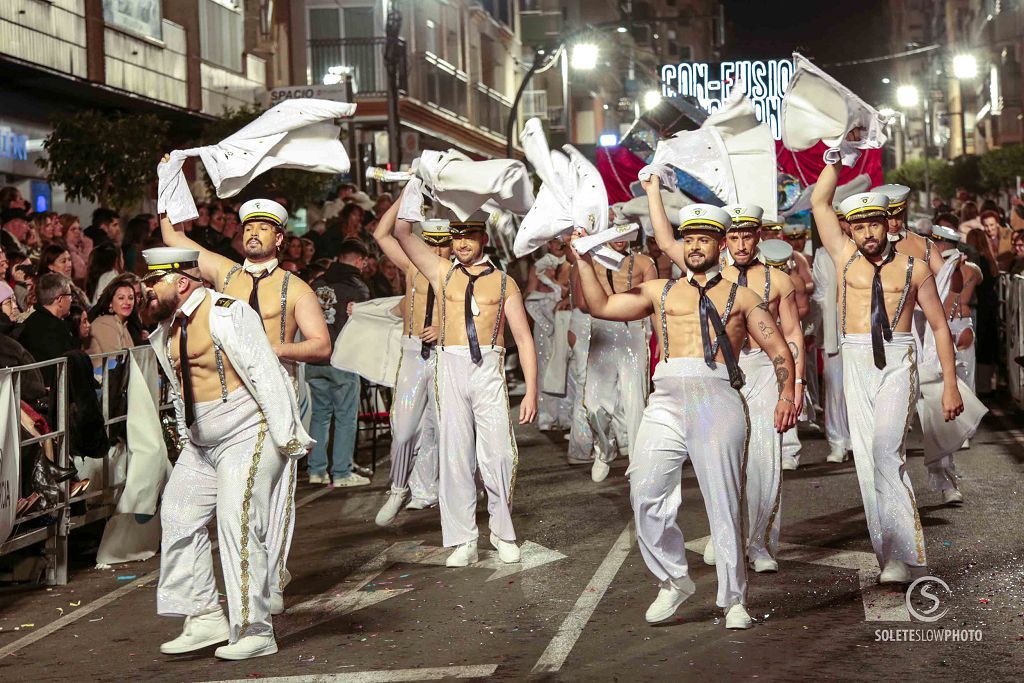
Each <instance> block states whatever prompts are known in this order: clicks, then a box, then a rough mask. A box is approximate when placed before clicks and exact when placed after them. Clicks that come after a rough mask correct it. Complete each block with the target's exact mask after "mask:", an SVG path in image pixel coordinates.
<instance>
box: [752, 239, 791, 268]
mask: <svg viewBox="0 0 1024 683" xmlns="http://www.w3.org/2000/svg"><path fill="white" fill-rule="evenodd" d="M758 253H760V255H761V259H762V260H763V261H764V264H765V265H766V266H772V267H773V268H784V267H785V266H786V265H787V264H788V263H789V259H791V258H793V247H791V246H790V245H789V243H788V242H784V241H783V240H765V241H764V242H761V244H759V245H758Z"/></svg>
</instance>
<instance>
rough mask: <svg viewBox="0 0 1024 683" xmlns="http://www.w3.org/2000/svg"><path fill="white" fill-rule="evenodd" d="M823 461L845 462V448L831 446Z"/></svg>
mask: <svg viewBox="0 0 1024 683" xmlns="http://www.w3.org/2000/svg"><path fill="white" fill-rule="evenodd" d="M825 462H846V449H845V448H843V447H842V446H833V447H832V450H831V451H829V454H828V457H826V458H825Z"/></svg>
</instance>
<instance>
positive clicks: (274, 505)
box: [267, 362, 305, 593]
mask: <svg viewBox="0 0 1024 683" xmlns="http://www.w3.org/2000/svg"><path fill="white" fill-rule="evenodd" d="M282 365H283V366H284V369H285V370H287V371H288V374H289V375H290V376H291V381H292V388H293V389H294V390H295V395H296V396H298V395H299V382H300V381H301V382H302V383H303V384H305V373H304V372H301V369H302V368H304V367H305V366H304V365H301V364H298V363H292V362H283V363H282ZM298 470H299V461H298V459H294V460H289V461H288V462H287V463H286V464H285V470H284V473H283V474H282V476H281V477H279V478H278V480H277V483H276V484H274V491H273V493H271V496H270V528H269V530H268V531H267V548H268V549H269V551H270V591H271V592H272V593H283V592H284V589H285V586H286V585H287V584H288V581H289V580H290V579H291V574H289V573H288V553H289V552H291V549H292V538H293V537H294V535H295V484H296V481H297V478H298Z"/></svg>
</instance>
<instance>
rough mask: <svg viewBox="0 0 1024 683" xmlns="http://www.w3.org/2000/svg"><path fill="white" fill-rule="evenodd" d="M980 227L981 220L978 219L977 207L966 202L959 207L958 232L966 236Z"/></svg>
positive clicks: (969, 201) (970, 202)
mask: <svg viewBox="0 0 1024 683" xmlns="http://www.w3.org/2000/svg"><path fill="white" fill-rule="evenodd" d="M980 227H981V220H980V219H979V218H978V205H977V204H975V203H974V202H973V201H971V200H967V201H965V202H964V203H963V205H962V206H961V207H960V232H961V233H963V234H964V235H966V234H967V233H968V232H970V231H971V230H976V229H978V228H980Z"/></svg>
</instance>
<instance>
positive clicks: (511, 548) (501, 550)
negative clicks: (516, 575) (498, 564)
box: [491, 534, 522, 564]
mask: <svg viewBox="0 0 1024 683" xmlns="http://www.w3.org/2000/svg"><path fill="white" fill-rule="evenodd" d="M491 547H492V548H494V549H495V550H497V551H498V557H499V558H501V561H502V562H504V563H505V564H515V563H516V562H518V561H519V560H520V558H521V557H522V555H521V554H520V552H519V546H518V545H516V544H515V542H514V541H503V540H501V539H500V538H498V537H497V536H495V535H494V534H491Z"/></svg>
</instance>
